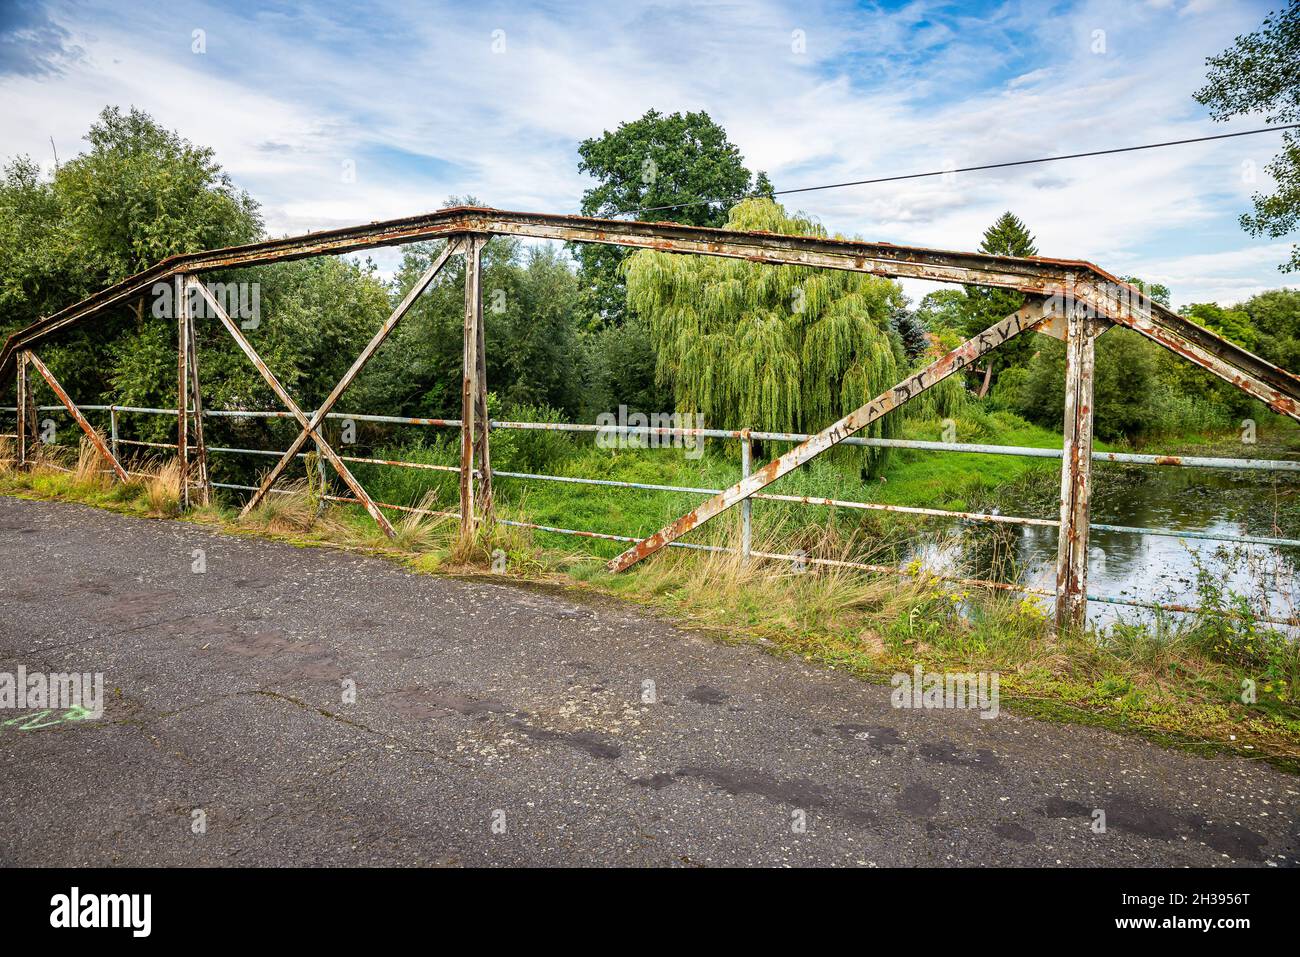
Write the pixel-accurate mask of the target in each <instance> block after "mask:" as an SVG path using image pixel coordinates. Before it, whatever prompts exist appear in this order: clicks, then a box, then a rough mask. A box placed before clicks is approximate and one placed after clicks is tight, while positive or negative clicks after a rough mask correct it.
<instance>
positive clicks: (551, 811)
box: [0, 498, 1300, 866]
mask: <svg viewBox="0 0 1300 957" xmlns="http://www.w3.org/2000/svg"><path fill="white" fill-rule="evenodd" d="M196 549H202V550H203V558H204V561H205V564H206V571H205V572H203V573H196V572H194V571H193V570H192V569H193V566H194V562H195V550H196ZM19 665H23V666H25V667H26V669H27V670H28V672H29V673H30V672H33V671H40V672H45V673H56V672H65V671H81V672H101V673H102V674H103V675H104V679H105V684H106V698H107V702H106V709H105V713H104V715H103V717H102V718H101V719H99V720H82V721H60V722H59V723H57V724H53V725H49V726H45V727H41V726H40V725H41V724H43V723H44V721H39V720H23V721H14V720H13V718H15V717H24V718H25V717H26V716H27V715H28V712H4V711H0V761H2V762H3V767H4V773H3V774H2V775H0V863H2V864H6V865H63V866H81V865H123V864H130V865H171V864H185V865H253V864H263V865H349V864H378V865H389V864H391V865H486V864H496V865H519V864H537V865H562V864H601V865H605V864H615V865H618V864H621V865H679V866H682V865H684V866H689V865H740V864H768V865H787V864H793V865H801V864H826V865H840V864H843V865H876V866H888V865H1015V864H1049V865H1056V864H1062V865H1094V866H1126V865H1170V866H1181V865H1222V866H1231V865H1255V866H1288V865H1294V864H1295V863H1296V862H1297V859H1298V858H1300V812H1298V811H1297V808H1298V807H1300V801H1298V800H1297V798H1298V797H1300V779H1297V778H1294V777H1291V776H1288V775H1286V774H1283V773H1281V772H1278V771H1275V770H1273V769H1271V768H1269V767H1267V766H1265V765H1263V764H1261V763H1258V762H1251V761H1247V760H1242V759H1213V760H1211V759H1204V758H1198V757H1194V756H1191V755H1188V754H1185V753H1181V752H1177V751H1170V750H1165V749H1162V748H1160V747H1158V746H1156V745H1153V744H1150V743H1147V742H1144V741H1142V740H1140V739H1136V738H1130V737H1124V736H1119V735H1115V734H1111V733H1109V732H1105V731H1100V730H1095V729H1089V728H1080V727H1069V726H1062V725H1055V724H1048V723H1043V722H1038V721H1035V720H1032V719H1029V718H1023V717H1018V716H1015V715H1013V714H1010V713H1008V712H1007V711H1005V710H1003V711H1002V712H1001V714H1000V715H999V716H998V717H997V718H995V719H992V720H984V719H981V718H979V717H978V715H977V714H976V713H974V712H971V711H955V710H928V711H923V710H898V709H894V708H891V707H890V702H889V690H890V689H889V688H887V687H881V686H873V685H868V684H864V683H862V682H860V681H857V680H854V679H852V678H849V677H846V676H844V675H840V674H837V673H835V672H833V671H827V670H824V669H821V668H816V667H812V666H810V665H807V664H805V663H803V662H800V661H791V660H786V659H780V658H777V657H774V656H772V655H768V654H766V653H764V652H763V651H762V650H761V649H758V648H755V647H752V646H739V645H728V644H723V643H720V642H718V641H716V640H715V639H712V638H709V637H704V636H701V635H695V634H692V633H690V632H689V631H683V630H680V629H678V628H675V627H673V626H671V625H669V624H667V623H665V622H662V621H658V620H655V619H653V618H649V617H647V616H646V615H645V614H644V613H642V612H639V611H637V610H635V609H632V608H629V607H624V606H621V605H619V604H617V603H614V602H612V601H608V602H607V601H600V602H597V603H592V602H591V601H589V600H586V599H583V600H577V599H574V598H570V597H565V596H563V595H559V594H551V593H540V592H538V591H536V590H533V589H525V588H522V587H518V586H513V585H510V584H508V583H505V582H502V583H500V584H498V583H496V582H493V581H463V580H450V579H441V578H436V577H431V576H418V575H413V574H410V573H408V572H405V571H403V570H401V569H399V568H397V567H395V566H393V565H391V564H388V563H385V562H383V561H380V560H376V559H368V558H362V557H358V556H355V555H351V554H346V553H340V552H335V551H327V550H321V549H298V548H293V547H291V546H288V545H281V544H276V543H271V542H266V541H262V540H257V539H242V538H234V537H229V536H225V535H220V534H216V533H212V532H209V531H206V530H204V529H202V528H199V527H195V526H193V525H189V524H186V523H182V522H162V521H142V520H136V519H130V518H124V517H122V516H118V515H113V514H109V513H106V512H101V511H97V510H94V509H90V508H85V507H81V506H76V505H68V504H47V503H37V502H26V501H19V500H15V499H8V498H0V672H9V673H16V671H17V668H18V666H19ZM647 681H652V682H654V690H655V699H656V700H655V702H654V703H644V702H643V700H642V697H643V690H644V689H645V688H646V687H647V686H646V685H645V682H647ZM348 682H354V683H355V688H356V696H355V702H354V703H346V702H345V700H344V698H345V683H348ZM61 715H62V712H57V713H55V714H54V715H53V717H55V718H59V717H61ZM45 720H48V717H47V718H46V719H45ZM24 724H31V725H36V726H35V727H31V728H27V729H24V728H23V725H24ZM1097 810H1100V811H1102V812H1104V814H1105V823H1106V827H1105V830H1104V832H1102V833H1098V832H1097V831H1096V830H1095V829H1094V822H1095V820H1096V814H1095V812H1096V811H1097ZM196 812H198V813H196ZM200 823H202V824H203V825H204V826H202V827H200V826H199V824H200ZM800 824H802V825H803V829H802V830H800Z"/></svg>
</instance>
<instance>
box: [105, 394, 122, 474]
mask: <svg viewBox="0 0 1300 957" xmlns="http://www.w3.org/2000/svg"><path fill="white" fill-rule="evenodd" d="M108 440H109V448H111V449H112V450H113V458H115V459H117V460H118V461H119V462H120V461H122V453H121V451H120V450H119V449H118V447H117V406H115V405H110V406H109V407H108Z"/></svg>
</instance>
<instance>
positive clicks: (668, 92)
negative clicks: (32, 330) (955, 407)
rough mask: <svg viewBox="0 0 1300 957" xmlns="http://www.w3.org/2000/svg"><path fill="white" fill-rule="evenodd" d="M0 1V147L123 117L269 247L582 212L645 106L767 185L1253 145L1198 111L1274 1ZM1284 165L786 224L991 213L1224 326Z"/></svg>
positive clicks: (1233, 155)
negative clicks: (183, 150) (1208, 64)
mask: <svg viewBox="0 0 1300 957" xmlns="http://www.w3.org/2000/svg"><path fill="white" fill-rule="evenodd" d="M1279 2H1280V0H1279ZM0 7H2V9H0V101H2V102H3V103H4V110H3V111H0V154H3V155H4V156H6V157H7V156H12V155H14V154H17V153H29V154H31V155H32V156H34V157H36V158H38V159H40V160H41V161H43V162H47V163H48V162H49V161H50V160H51V159H52V155H51V148H50V139H51V137H52V138H53V140H54V143H55V145H56V146H57V148H58V151H59V155H60V156H62V157H65V158H66V157H68V156H70V155H73V154H75V153H76V152H77V151H79V150H80V149H82V148H84V146H85V144H84V141H83V140H82V137H83V135H84V134H85V132H86V130H87V128H88V127H89V125H90V123H91V122H92V121H93V119H94V117H95V115H96V114H97V113H98V112H99V110H100V109H102V108H103V107H104V106H105V105H108V104H117V105H120V106H123V107H126V106H128V105H135V106H137V107H140V108H142V109H145V110H147V111H148V112H150V113H151V114H153V115H154V117H155V118H156V119H158V120H159V121H160V122H162V123H164V124H165V125H167V126H169V127H172V128H174V129H177V130H179V131H180V132H181V133H182V134H183V135H184V136H186V137H188V138H189V139H191V140H193V141H194V142H196V143H201V144H205V145H210V146H212V147H214V148H215V149H216V151H217V157H218V159H219V161H220V162H221V163H222V165H223V166H224V167H225V168H226V169H227V170H228V171H229V172H230V174H231V175H232V177H233V178H234V179H235V181H236V182H237V183H238V184H239V185H240V186H243V187H244V188H246V189H248V190H249V191H250V192H251V193H252V194H253V195H254V196H255V197H256V198H257V199H258V200H260V201H261V203H262V204H263V213H264V216H265V218H266V222H267V228H268V231H269V232H270V233H271V234H273V235H280V234H284V233H296V232H303V231H306V230H309V229H322V228H326V227H330V226H340V225H349V224H354V223H360V222H368V221H371V220H375V219H384V218H388V217H392V216H401V215H407V214H411V213H416V212H421V211H425V210H429V209H436V208H438V207H440V206H442V205H443V204H444V201H445V200H446V199H447V197H449V196H452V195H456V196H465V195H473V196H476V197H478V198H479V199H480V200H482V201H483V202H484V203H486V204H488V205H493V206H498V207H502V208H510V209H526V210H542V211H556V212H565V211H575V210H576V209H577V207H578V204H579V202H580V198H581V195H582V191H583V189H584V188H586V187H587V186H589V185H590V183H589V182H588V181H587V180H586V178H585V177H584V176H582V175H581V174H580V173H579V172H578V170H577V153H576V149H577V145H578V143H579V142H580V141H581V140H582V139H584V138H585V137H588V136H593V135H598V134H599V133H600V132H601V131H602V130H604V129H612V128H613V127H615V126H616V125H617V124H618V123H619V122H620V121H623V120H629V119H634V118H636V117H638V116H640V115H641V114H642V113H644V112H645V111H646V110H647V109H650V108H652V107H653V108H656V109H659V110H661V111H665V112H671V111H674V110H701V109H702V110H706V111H708V112H709V113H710V114H711V115H712V116H713V118H714V119H715V120H717V121H718V122H719V123H721V124H722V125H723V126H724V127H725V128H726V129H727V131H728V133H729V134H730V136H731V139H732V140H733V141H734V142H735V143H736V144H737V145H738V146H739V147H740V149H741V151H742V153H743V154H744V156H745V158H746V160H747V162H748V165H749V166H750V167H751V168H752V169H764V170H766V171H767V172H768V174H769V175H770V176H771V178H772V180H773V182H774V183H775V184H776V186H777V188H778V189H780V188H788V187H799V186H807V185H816V184H819V183H826V182H838V181H843V180H851V179H862V178H867V177H873V176H884V175H891V174H897V173H906V172H914V171H923V170H932V169H946V168H953V167H960V166H969V165H978V164H981V163H990V162H1000V161H1005V160H1013V159H1021V158H1026V157H1032V156H1042V155H1051V154H1055V153H1067V152H1078V151H1083V150H1089V149H1104V148H1108V147H1113V146H1123V145H1130V144H1138V143H1145V142H1152V141H1156V140H1167V139H1179V138H1185V137H1191V136H1197V135H1204V134H1207V133H1218V132H1226V131H1230V130H1233V129H1247V128H1251V127H1253V126H1257V125H1262V124H1260V123H1259V122H1258V121H1251V120H1241V121H1235V122H1234V123H1232V124H1216V123H1213V122H1211V121H1210V120H1209V118H1208V117H1207V115H1206V114H1205V111H1204V110H1203V109H1202V108H1201V107H1200V106H1199V105H1198V104H1197V103H1196V102H1195V101H1194V100H1193V99H1192V93H1193V92H1194V91H1195V90H1196V89H1197V88H1198V87H1199V86H1200V85H1201V83H1202V81H1203V77H1204V73H1205V69H1204V61H1205V57H1206V56H1208V55H1211V54H1213V53H1217V52H1218V51H1220V50H1221V49H1223V48H1224V47H1225V46H1227V45H1228V44H1229V43H1230V42H1231V41H1232V38H1233V37H1234V36H1236V35H1237V34H1239V33H1244V32H1249V31H1250V30H1252V29H1254V28H1255V27H1257V26H1258V24H1259V22H1260V21H1261V20H1262V19H1263V17H1264V15H1265V13H1267V11H1268V9H1269V8H1270V4H1269V3H1267V2H1265V3H1255V2H1246V0H1145V2H1144V0H1126V2H1119V0H1080V2H1065V0H1062V2H979V3H955V2H949V3H944V2H928V0H912V2H890V3H857V4H855V3H839V2H816V0H810V2H798V3H778V2H745V3H717V4H710V3H698V2H695V3H677V2H672V0H660V2H653V3H636V2H627V3H614V4H611V3H605V2H596V3H590V4H581V3H572V4H569V3H563V4H562V3H555V2H542V3H527V4H525V3H518V4H513V3H476V4H438V3H404V2H395V0H378V2H365V0H356V2H350V3H346V4H340V3H319V4H313V3H298V2H286V0H279V2H277V0H272V2H259V3H228V4H213V3H203V2H191V0H172V2H167V3H156V4H155V3H134V4H133V3H129V2H121V0H118V2H97V0H87V2H75V0H74V2H49V3H32V2H19V3H17V4H15V3H13V2H12V0H5V2H4V3H3V4H0ZM196 31H201V33H196ZM196 36H198V37H201V39H202V41H203V42H202V43H198V42H197V41H196V39H195V38H196ZM800 41H802V42H800ZM196 47H201V48H202V50H201V52H196ZM1279 142H1280V137H1279V136H1278V135H1276V134H1269V135H1266V136H1259V137H1243V138H1240V139H1235V140H1228V141H1221V142H1218V143H1210V144H1198V145H1193V146H1186V147H1177V148H1173V149H1168V150H1158V151H1149V152H1144V153H1136V154H1126V155H1120V156H1116V157H1108V158H1101V159H1090V160H1081V161H1071V162H1064V163H1060V164H1051V165H1048V166H1041V167H1030V168H1027V169H1026V168H1022V169H1016V170H1005V171H998V172H986V173H971V174H961V175H957V176H955V177H947V178H944V179H929V180H919V181H914V182H911V183H899V184H885V185H877V186H864V187H856V188H850V189H843V190H834V191H827V192H821V193H808V194H802V195H800V196H797V197H791V202H790V203H789V205H790V207H791V208H792V209H800V210H803V211H805V212H808V213H811V214H813V215H815V216H817V217H818V218H819V219H820V220H821V221H822V222H823V223H824V224H825V225H826V226H827V228H828V229H830V230H831V231H832V232H837V233H842V234H845V235H852V236H859V237H862V238H865V239H871V240H884V241H889V242H895V243H914V244H921V245H930V246H938V247H943V248H950V249H973V248H975V246H976V245H977V244H978V242H979V238H980V234H981V232H982V231H983V229H984V227H985V226H987V225H988V223H989V222H991V221H992V219H993V218H994V217H995V216H997V214H999V213H1000V212H1002V211H1003V210H1005V209H1011V210H1014V211H1015V212H1016V213H1017V214H1018V215H1020V216H1021V217H1022V218H1023V219H1024V220H1025V221H1026V222H1027V223H1028V224H1029V225H1030V227H1031V229H1032V230H1033V231H1034V232H1035V234H1036V235H1037V237H1038V240H1039V247H1040V250H1041V252H1042V253H1043V255H1049V256H1061V257H1070V258H1084V259H1090V260H1093V261H1095V262H1097V263H1099V264H1100V265H1102V266H1103V267H1105V268H1107V269H1109V270H1111V271H1114V272H1118V273H1136V274H1139V275H1142V276H1144V277H1148V278H1151V279H1155V280H1158V281H1162V282H1165V283H1167V284H1168V285H1170V286H1171V288H1172V289H1173V292H1174V300H1175V304H1180V303H1185V302H1189V301H1207V300H1218V301H1222V302H1225V303H1226V302H1233V301H1238V300H1240V299H1242V298H1245V297H1246V296H1249V295H1250V294H1252V293H1254V292H1257V291H1259V290H1261V289H1265V288H1273V287H1277V286H1280V285H1285V284H1287V283H1288V281H1290V283H1291V284H1292V285H1296V284H1300V283H1298V281H1297V280H1295V278H1294V277H1292V276H1288V275H1286V274H1282V273H1279V272H1278V271H1277V270H1276V266H1277V264H1278V263H1281V262H1284V261H1285V260H1286V259H1287V258H1288V256H1289V242H1287V241H1285V240H1283V241H1277V240H1256V239H1251V238H1250V237H1248V236H1246V235H1245V234H1244V233H1243V232H1242V231H1241V229H1240V227H1239V226H1238V222H1237V217H1238V216H1239V214H1240V213H1241V212H1243V211H1246V210H1248V209H1249V206H1250V203H1249V197H1250V194H1251V193H1252V192H1253V191H1255V190H1259V189H1263V190H1268V189H1270V188H1271V183H1270V181H1269V180H1268V178H1267V175H1266V174H1265V173H1264V170H1263V168H1264V166H1265V165H1266V164H1267V163H1268V161H1269V160H1270V158H1271V157H1272V156H1273V154H1274V152H1275V151H1276V149H1277V146H1278V144H1279ZM348 170H354V171H355V176H354V177H351V178H350V177H349V176H348V175H346V173H347V171H348ZM376 258H377V259H378V261H379V262H380V264H381V266H388V265H391V263H392V262H393V258H392V257H391V256H388V257H385V256H379V257H376ZM908 288H909V292H911V293H913V294H914V295H915V294H919V293H920V292H923V291H924V290H925V288H926V287H923V286H921V285H919V284H909V287H908Z"/></svg>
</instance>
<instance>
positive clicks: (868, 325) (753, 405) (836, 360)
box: [624, 199, 906, 471]
mask: <svg viewBox="0 0 1300 957" xmlns="http://www.w3.org/2000/svg"><path fill="white" fill-rule="evenodd" d="M726 228H728V229H740V230H762V231H765V232H772V233H782V234H786V235H804V236H823V237H824V236H826V235H827V233H826V230H825V229H823V228H822V227H821V226H820V225H819V224H817V223H816V222H814V221H812V220H810V219H807V218H805V217H802V216H788V215H786V212H785V210H784V209H783V208H782V207H781V206H779V205H778V204H776V203H774V202H773V201H772V200H770V199H749V200H745V201H744V202H742V203H740V204H738V205H736V206H735V207H734V208H733V209H732V210H731V214H730V216H729V217H728V220H727V226H726ZM624 269H625V274H626V278H627V293H628V304H629V306H630V307H631V308H632V309H633V310H634V311H636V312H637V313H638V314H640V315H641V316H644V317H645V318H646V319H647V320H648V322H649V326H650V331H651V337H652V339H653V340H654V346H655V352H656V356H657V358H656V375H657V377H658V378H659V380H660V382H661V383H662V384H663V385H664V386H665V387H666V388H668V389H670V390H671V392H672V395H673V397H674V401H675V403H676V406H677V411H679V412H692V413H701V414H702V415H703V417H704V420H705V423H706V424H707V425H708V426H709V427H710V428H724V429H738V428H745V427H749V428H753V429H756V430H765V431H788V432H809V433H811V432H817V431H820V430H821V429H823V428H825V427H826V426H828V425H830V424H831V423H832V422H834V421H835V420H836V419H838V418H840V417H841V416H842V415H844V414H845V413H847V412H849V411H852V410H853V409H856V408H857V407H858V406H860V405H862V404H863V403H865V402H866V401H867V400H868V399H870V398H871V397H872V396H875V395H878V394H879V393H881V392H883V391H884V390H885V389H887V388H889V387H890V386H892V385H893V384H895V383H896V382H898V380H899V379H901V378H903V376H904V375H905V374H906V371H905V369H906V360H905V358H904V355H903V350H902V346H901V343H900V342H899V340H898V337H897V335H896V334H893V333H891V329H890V317H891V316H892V315H893V314H894V312H895V311H896V310H898V309H900V308H901V307H902V306H903V304H904V298H903V293H902V290H901V289H900V287H899V286H898V284H897V283H895V282H893V281H891V280H887V279H880V278H877V277H875V276H868V275H865V274H863V273H855V272H846V271H842V270H832V269H815V268H811V267H807V266H771V265H764V264H761V263H752V262H746V261H744V260H740V259H724V258H720V257H715V256H682V255H672V254H668V253H659V252H655V251H653V250H642V251H640V252H638V253H636V254H635V255H633V256H631V257H629V259H628V260H627V263H626V265H625V266H624ZM896 432H897V422H896V416H893V415H890V416H886V417H885V418H883V419H879V420H877V421H876V422H875V423H873V424H872V425H871V426H870V429H869V431H864V432H862V433H860V434H863V435H867V434H870V435H874V436H892V435H894V434H896ZM883 451H884V450H882V449H869V448H860V447H859V448H854V447H849V446H841V447H839V448H838V449H837V450H836V451H835V456H836V458H837V459H838V460H839V461H841V462H845V463H853V464H855V465H857V466H859V467H861V468H863V469H864V470H865V471H875V470H876V469H878V468H879V466H880V465H881V464H882V463H883V461H884V457H883V455H882V454H881V453H883Z"/></svg>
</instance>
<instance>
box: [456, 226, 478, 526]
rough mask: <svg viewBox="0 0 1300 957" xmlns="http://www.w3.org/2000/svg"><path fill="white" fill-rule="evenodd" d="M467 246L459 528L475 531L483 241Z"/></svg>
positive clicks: (475, 240)
mask: <svg viewBox="0 0 1300 957" xmlns="http://www.w3.org/2000/svg"><path fill="white" fill-rule="evenodd" d="M463 245H464V247H465V348H464V353H463V356H462V365H461V390H460V529H461V533H462V534H465V535H468V534H469V533H470V532H472V531H473V529H474V446H475V441H474V438H475V421H474V420H475V413H476V410H477V408H478V392H479V383H478V368H479V367H478V341H479V339H478V335H479V333H478V327H479V323H481V322H482V321H483V294H482V289H481V288H480V286H481V277H480V276H479V265H480V262H479V260H480V256H479V254H480V252H481V251H482V244H481V240H480V239H479V237H478V236H473V235H471V236H468V237H466V239H465V242H464V244H463Z"/></svg>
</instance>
